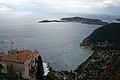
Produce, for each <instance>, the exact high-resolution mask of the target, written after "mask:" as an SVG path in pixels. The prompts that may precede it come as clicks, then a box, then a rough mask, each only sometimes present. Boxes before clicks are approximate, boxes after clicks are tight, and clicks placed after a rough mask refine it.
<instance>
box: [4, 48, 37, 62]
mask: <svg viewBox="0 0 120 80" xmlns="http://www.w3.org/2000/svg"><path fill="white" fill-rule="evenodd" d="M37 55H39V52H38V51H30V50H20V51H17V50H13V51H11V52H9V53H8V55H6V56H5V57H4V61H7V62H17V63H24V62H25V61H26V60H27V59H29V58H31V59H32V58H34V57H37Z"/></svg>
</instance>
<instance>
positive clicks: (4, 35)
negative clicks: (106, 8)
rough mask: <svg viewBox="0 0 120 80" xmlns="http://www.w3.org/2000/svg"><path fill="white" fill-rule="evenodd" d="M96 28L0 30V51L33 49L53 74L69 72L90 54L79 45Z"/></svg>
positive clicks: (50, 25)
mask: <svg viewBox="0 0 120 80" xmlns="http://www.w3.org/2000/svg"><path fill="white" fill-rule="evenodd" d="M98 27H99V26H97V25H87V24H80V23H43V24H39V23H35V24H22V25H18V24H15V25H8V26H0V40H3V41H5V42H7V43H0V50H1V51H7V50H9V49H10V44H9V41H10V40H13V41H14V45H13V48H17V49H23V48H24V49H32V50H34V49H37V50H39V51H40V54H41V56H42V58H43V61H45V62H48V63H50V66H52V68H53V69H55V70H72V69H75V68H76V67H77V65H79V64H80V63H81V62H83V60H85V59H86V58H87V57H88V56H89V55H90V54H91V53H92V51H90V50H89V49H84V48H81V47H80V46H79V45H80V43H81V42H82V40H83V39H84V38H86V37H87V36H88V35H89V34H90V33H91V32H92V31H94V30H95V29H96V28H98Z"/></svg>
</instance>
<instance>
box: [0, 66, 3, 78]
mask: <svg viewBox="0 0 120 80" xmlns="http://www.w3.org/2000/svg"><path fill="white" fill-rule="evenodd" d="M2 67H3V66H2V65H1V64H0V80H3V75H2V72H1V69H2Z"/></svg>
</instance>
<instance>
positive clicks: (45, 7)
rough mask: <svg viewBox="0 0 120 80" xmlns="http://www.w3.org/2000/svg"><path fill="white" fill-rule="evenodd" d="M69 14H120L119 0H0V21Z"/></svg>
mask: <svg viewBox="0 0 120 80" xmlns="http://www.w3.org/2000/svg"><path fill="white" fill-rule="evenodd" d="M70 14H74V15H76V16H79V15H80V14H107V15H120V0H0V21H3V20H4V19H5V17H7V18H9V17H12V18H22V20H23V18H24V17H26V16H28V15H29V16H31V15H32V16H36V15H42V16H40V17H41V18H42V17H43V16H46V17H48V16H49V17H50V16H59V15H61V16H66V15H67V16H69V15H70ZM37 17H38V16H37ZM34 18H35V17H34ZM43 18H45V17H43ZM3 22H4V21H3ZM3 22H1V23H3Z"/></svg>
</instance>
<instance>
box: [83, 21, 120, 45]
mask: <svg viewBox="0 0 120 80" xmlns="http://www.w3.org/2000/svg"><path fill="white" fill-rule="evenodd" d="M119 36H120V23H111V24H108V25H104V26H102V27H100V28H98V29H96V30H95V31H94V32H93V33H92V34H91V35H90V36H88V37H87V38H86V39H84V41H83V43H82V44H81V46H89V47H92V46H99V47H105V46H109V47H110V46H111V47H112V46H117V47H119V46H118V45H120V37H119ZM107 44H108V45H107Z"/></svg>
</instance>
